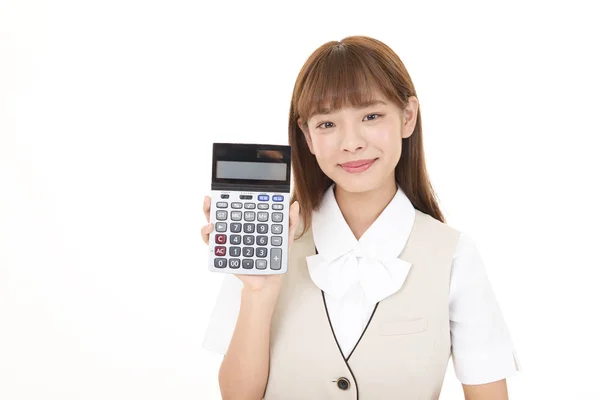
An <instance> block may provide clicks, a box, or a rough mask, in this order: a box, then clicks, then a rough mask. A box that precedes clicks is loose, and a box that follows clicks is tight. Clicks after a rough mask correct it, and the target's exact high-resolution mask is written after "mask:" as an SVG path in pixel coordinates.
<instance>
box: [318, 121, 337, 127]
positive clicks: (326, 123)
mask: <svg viewBox="0 0 600 400" xmlns="http://www.w3.org/2000/svg"><path fill="white" fill-rule="evenodd" d="M325 124H331V125H333V123H332V122H329V121H328V122H323V123H320V124H319V125H317V128H320V127H321V126H322V125H325ZM324 128H328V127H324Z"/></svg>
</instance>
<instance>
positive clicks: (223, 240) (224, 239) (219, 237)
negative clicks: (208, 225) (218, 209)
mask: <svg viewBox="0 0 600 400" xmlns="http://www.w3.org/2000/svg"><path fill="white" fill-rule="evenodd" d="M215 243H218V244H225V243H227V235H223V234H220V235H215Z"/></svg>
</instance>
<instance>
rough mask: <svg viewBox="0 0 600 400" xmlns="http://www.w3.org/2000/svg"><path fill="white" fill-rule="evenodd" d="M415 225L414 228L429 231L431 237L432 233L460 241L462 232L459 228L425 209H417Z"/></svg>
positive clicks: (452, 240) (453, 240) (449, 239)
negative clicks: (427, 212) (433, 215)
mask: <svg viewBox="0 0 600 400" xmlns="http://www.w3.org/2000/svg"><path fill="white" fill-rule="evenodd" d="M414 223H415V226H414V227H413V229H414V228H417V229H420V230H423V231H426V232H427V235H426V236H429V237H431V234H435V235H436V236H439V237H442V238H445V239H446V240H448V241H451V242H454V243H456V242H458V241H459V239H460V236H462V233H461V231H460V230H458V229H457V228H455V227H453V226H451V225H449V224H448V223H446V222H442V221H440V220H438V219H436V218H434V217H432V216H431V215H429V214H426V213H424V212H423V211H420V210H417V209H415V222H414Z"/></svg>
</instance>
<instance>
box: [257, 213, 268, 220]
mask: <svg viewBox="0 0 600 400" xmlns="http://www.w3.org/2000/svg"><path fill="white" fill-rule="evenodd" d="M256 219H258V221H260V222H265V221H268V220H269V213H268V212H264V211H259V212H258V213H257V214H256Z"/></svg>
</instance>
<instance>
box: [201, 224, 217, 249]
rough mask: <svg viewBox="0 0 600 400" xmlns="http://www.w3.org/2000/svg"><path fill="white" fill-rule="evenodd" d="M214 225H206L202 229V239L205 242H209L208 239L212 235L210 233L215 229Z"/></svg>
mask: <svg viewBox="0 0 600 400" xmlns="http://www.w3.org/2000/svg"><path fill="white" fill-rule="evenodd" d="M213 226H214V225H213V224H208V225H204V226H203V227H202V229H201V230H200V232H201V233H202V240H204V243H206V244H208V240H209V237H210V233H211V232H212V230H213Z"/></svg>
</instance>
